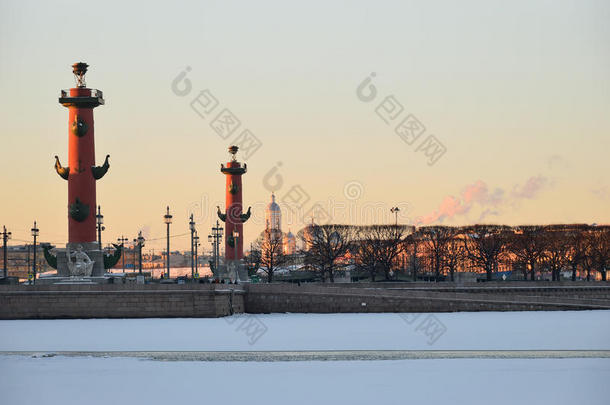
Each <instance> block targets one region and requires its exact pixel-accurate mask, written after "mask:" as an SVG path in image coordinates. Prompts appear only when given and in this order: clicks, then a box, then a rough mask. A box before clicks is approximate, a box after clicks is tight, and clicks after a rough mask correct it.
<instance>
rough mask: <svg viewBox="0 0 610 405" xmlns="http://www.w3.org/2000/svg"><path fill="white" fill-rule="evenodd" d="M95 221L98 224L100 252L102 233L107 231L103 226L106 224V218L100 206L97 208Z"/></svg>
mask: <svg viewBox="0 0 610 405" xmlns="http://www.w3.org/2000/svg"><path fill="white" fill-rule="evenodd" d="M95 220H96V222H97V242H98V244H99V245H100V250H102V231H103V230H105V229H106V227H104V226H102V224H103V223H104V216H103V215H102V207H101V206H100V205H98V206H97V215H96V216H95Z"/></svg>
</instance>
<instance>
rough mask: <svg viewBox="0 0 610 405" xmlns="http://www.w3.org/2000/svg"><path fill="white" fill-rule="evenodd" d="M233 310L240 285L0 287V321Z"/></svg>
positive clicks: (240, 299) (239, 306)
mask: <svg viewBox="0 0 610 405" xmlns="http://www.w3.org/2000/svg"><path fill="white" fill-rule="evenodd" d="M234 312H235V313H242V312H244V289H243V288H242V287H241V286H228V285H223V284H185V285H178V284H147V285H138V284H131V285H130V284H125V285H117V284H97V285H41V286H0V319H41V318H177V317H198V318H214V317H220V316H226V315H230V314H232V313H234Z"/></svg>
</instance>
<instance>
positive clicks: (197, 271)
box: [193, 232, 200, 277]
mask: <svg viewBox="0 0 610 405" xmlns="http://www.w3.org/2000/svg"><path fill="white" fill-rule="evenodd" d="M193 241H194V244H195V274H194V276H197V277H199V268H198V267H199V266H198V254H197V247H198V246H199V245H200V243H199V235H197V232H195V236H194V237H193Z"/></svg>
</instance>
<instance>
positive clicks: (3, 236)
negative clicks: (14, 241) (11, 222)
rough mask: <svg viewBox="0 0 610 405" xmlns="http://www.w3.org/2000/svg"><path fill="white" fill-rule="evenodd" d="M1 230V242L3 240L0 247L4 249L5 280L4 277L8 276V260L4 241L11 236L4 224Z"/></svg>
mask: <svg viewBox="0 0 610 405" xmlns="http://www.w3.org/2000/svg"><path fill="white" fill-rule="evenodd" d="M3 229H4V230H3V231H2V234H1V235H2V242H4V245H3V246H2V249H3V251H4V255H3V260H4V279H5V280H6V278H7V277H8V260H7V256H6V254H7V248H6V242H7V241H8V240H9V239H10V238H11V233H10V232H7V231H6V226H3Z"/></svg>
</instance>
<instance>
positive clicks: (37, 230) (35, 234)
mask: <svg viewBox="0 0 610 405" xmlns="http://www.w3.org/2000/svg"><path fill="white" fill-rule="evenodd" d="M39 231H40V230H39V229H38V227H37V226H36V221H34V227H33V228H32V236H33V237H34V261H33V263H32V277H33V278H32V284H36V238H37V237H38V233H39Z"/></svg>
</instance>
